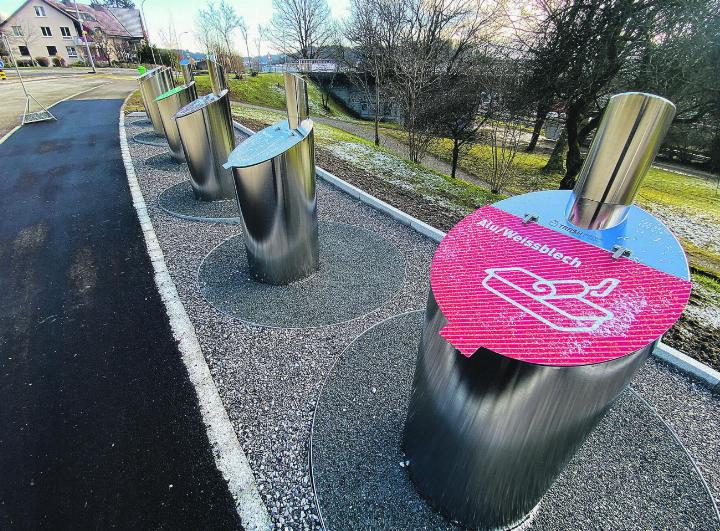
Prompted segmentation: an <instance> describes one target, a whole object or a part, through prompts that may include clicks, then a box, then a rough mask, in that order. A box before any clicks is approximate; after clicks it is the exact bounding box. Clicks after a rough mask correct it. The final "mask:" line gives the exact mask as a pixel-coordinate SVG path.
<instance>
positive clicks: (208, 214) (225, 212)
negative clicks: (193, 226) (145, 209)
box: [158, 181, 242, 225]
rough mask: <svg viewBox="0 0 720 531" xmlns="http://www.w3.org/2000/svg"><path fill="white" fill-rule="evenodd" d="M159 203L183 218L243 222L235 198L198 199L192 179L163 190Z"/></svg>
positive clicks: (231, 222) (168, 211) (230, 222)
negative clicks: (193, 189)
mask: <svg viewBox="0 0 720 531" xmlns="http://www.w3.org/2000/svg"><path fill="white" fill-rule="evenodd" d="M158 205H159V206H160V208H162V209H163V210H164V211H165V212H167V213H168V214H171V215H173V216H176V217H178V218H182V219H190V220H193V221H208V222H211V223H227V224H229V225H238V224H240V223H241V222H242V219H241V218H240V213H239V211H238V206H237V202H236V201H235V200H234V199H225V200H222V201H198V200H197V199H195V195H194V194H193V191H192V186H191V185H190V181H183V182H181V183H179V184H176V185H173V186H171V187H170V188H166V189H165V190H163V191H162V192H161V193H160V195H159V196H158Z"/></svg>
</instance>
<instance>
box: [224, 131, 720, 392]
mask: <svg viewBox="0 0 720 531" xmlns="http://www.w3.org/2000/svg"><path fill="white" fill-rule="evenodd" d="M233 125H234V126H235V128H236V129H238V130H239V131H242V132H243V133H245V134H247V135H253V134H255V131H253V130H252V129H250V128H248V127H245V126H244V125H242V124H240V123H238V122H236V121H233ZM317 175H318V176H319V177H320V178H321V179H323V180H324V181H326V182H328V183H330V184H332V185H333V186H335V187H336V188H339V189H340V190H342V191H343V192H345V193H346V194H348V195H350V196H352V197H354V198H355V199H357V200H359V201H361V202H363V203H365V204H367V205H370V206H371V207H372V208H374V209H376V210H379V211H380V212H384V213H385V214H387V215H388V216H390V217H391V218H393V219H395V220H397V221H399V222H400V223H402V224H404V225H407V226H409V227H411V228H413V229H414V230H416V231H417V232H419V233H420V234H422V235H424V236H427V237H428V238H430V239H431V240H433V241H435V242H437V243H440V242H441V241H442V239H443V238H444V237H445V233H444V232H443V231H441V230H438V229H436V228H434V227H431V226H430V225H428V224H427V223H425V222H423V221H420V220H419V219H417V218H415V217H413V216H411V215H409V214H406V213H405V212H403V211H402V210H399V209H397V208H395V207H394V206H392V205H389V204H387V203H386V202H385V201H382V200H380V199H378V198H377V197H375V196H372V195H370V194H368V193H367V192H365V191H363V190H361V189H360V188H357V187H356V186H353V185H352V184H350V183H348V182H346V181H343V180H342V179H340V178H339V177H337V176H336V175H333V174H332V173H330V172H328V171H326V170H323V169H322V168H320V167H317ZM653 354H654V355H655V356H657V357H658V358H660V359H661V360H663V361H664V362H665V363H668V364H670V365H672V366H673V367H676V368H678V369H679V370H681V371H683V372H685V373H688V374H690V375H692V376H694V377H696V378H698V379H700V380H702V381H703V382H705V383H706V384H708V385H709V386H710V387H711V388H713V389H715V390H720V372H718V371H716V370H715V369H713V368H712V367H709V366H707V365H705V364H704V363H700V362H699V361H697V360H695V359H693V358H691V357H690V356H688V355H686V354H683V353H682V352H680V351H679V350H677V349H675V348H673V347H671V346H670V345H666V344H665V343H662V342H658V344H657V346H656V347H655V350H654V351H653Z"/></svg>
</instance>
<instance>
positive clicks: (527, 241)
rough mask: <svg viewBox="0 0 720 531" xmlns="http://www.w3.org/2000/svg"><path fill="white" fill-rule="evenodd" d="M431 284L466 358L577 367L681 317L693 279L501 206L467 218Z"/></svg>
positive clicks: (615, 353)
mask: <svg viewBox="0 0 720 531" xmlns="http://www.w3.org/2000/svg"><path fill="white" fill-rule="evenodd" d="M430 283H431V288H432V291H433V295H434V297H435V300H436V301H437V303H438V305H439V307H440V309H441V310H442V312H443V314H444V315H445V317H446V318H447V320H448V324H447V325H446V326H445V327H444V328H443V329H442V330H441V331H440V335H441V336H442V337H443V338H445V339H446V340H447V341H449V342H450V343H451V344H452V345H453V346H454V347H455V348H457V349H458V350H459V351H460V352H461V353H462V354H464V355H465V356H468V357H470V356H472V355H473V354H475V352H476V351H477V350H478V349H480V348H486V349H489V350H492V351H494V352H497V353H498V354H501V355H503V356H507V357H508V358H513V359H517V360H521V361H526V362H529V363H537V364H543V365H555V366H570V365H586V364H592V363H601V362H604V361H608V360H612V359H615V358H619V357H621V356H624V355H626V354H629V353H631V352H635V351H637V350H639V349H641V348H642V347H645V346H646V345H648V344H650V343H652V342H653V341H655V340H656V339H658V338H659V337H660V336H661V335H662V334H663V333H664V332H666V331H667V330H668V329H669V328H670V327H671V326H672V325H673V324H674V323H675V321H676V320H677V319H678V317H679V316H680V314H681V313H682V311H683V309H684V308H685V305H686V304H687V301H688V298H689V296H690V289H691V283H690V282H689V281H687V280H685V279H682V278H678V277H676V276H673V275H671V274H668V273H666V272H663V271H660V270H658V269H655V268H653V267H650V266H648V265H645V264H642V263H639V262H638V261H635V260H631V259H628V258H625V257H620V258H613V253H612V252H609V251H607V250H605V249H602V248H600V247H596V246H594V245H590V244H589V243H586V242H584V241H581V240H579V239H576V238H573V237H572V236H569V235H567V234H564V233H561V232H558V231H556V230H552V229H550V228H547V227H543V226H541V225H539V224H536V223H532V222H531V223H524V222H523V220H522V219H521V218H520V217H518V216H515V215H513V214H510V213H508V212H505V211H504V210H501V209H499V208H497V207H494V206H485V207H482V208H480V209H478V210H477V211H475V212H474V213H472V214H470V215H469V216H467V217H466V218H464V219H463V220H462V221H460V223H458V224H457V225H456V226H455V227H453V229H452V230H451V231H450V232H449V233H448V234H447V236H446V237H445V238H444V239H443V241H442V242H441V243H440V245H439V247H438V249H437V251H436V253H435V256H434V257H433V262H432V268H431V273H430Z"/></svg>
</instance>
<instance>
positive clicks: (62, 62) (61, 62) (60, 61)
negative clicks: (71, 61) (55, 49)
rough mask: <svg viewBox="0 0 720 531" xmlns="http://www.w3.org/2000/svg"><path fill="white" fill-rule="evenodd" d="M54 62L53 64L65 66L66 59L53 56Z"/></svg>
mask: <svg viewBox="0 0 720 531" xmlns="http://www.w3.org/2000/svg"><path fill="white" fill-rule="evenodd" d="M52 62H53V66H65V59H63V58H62V57H53V58H52Z"/></svg>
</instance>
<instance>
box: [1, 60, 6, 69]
mask: <svg viewBox="0 0 720 531" xmlns="http://www.w3.org/2000/svg"><path fill="white" fill-rule="evenodd" d="M3 68H5V63H3V62H2V61H0V70H2V69H3Z"/></svg>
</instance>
